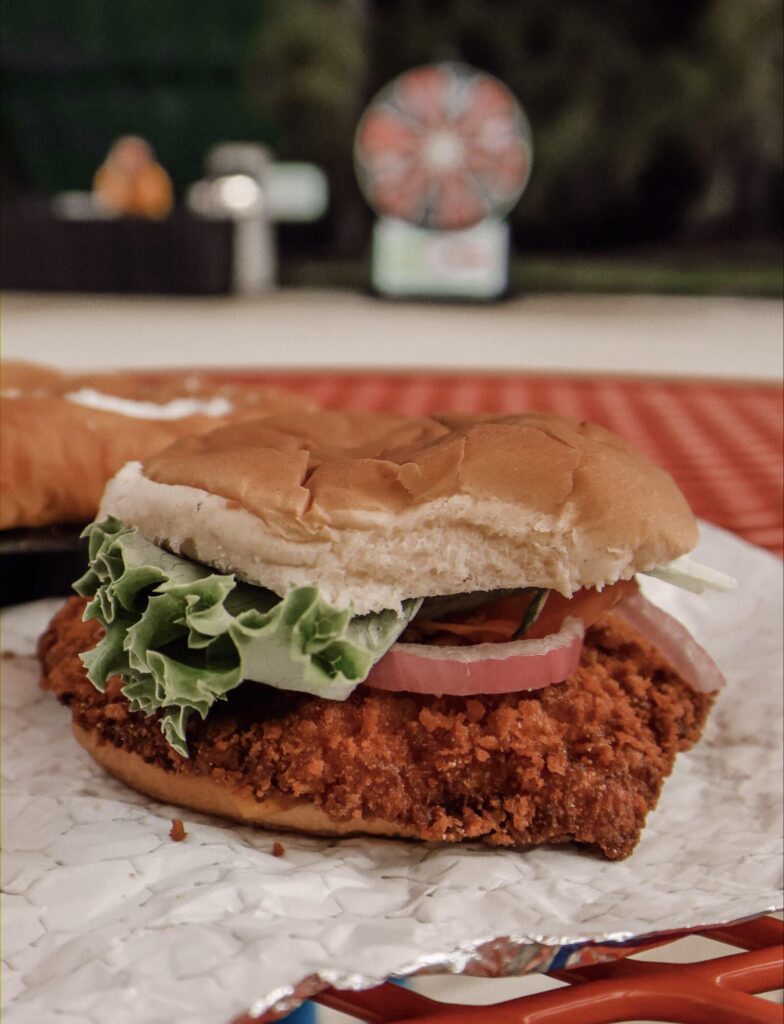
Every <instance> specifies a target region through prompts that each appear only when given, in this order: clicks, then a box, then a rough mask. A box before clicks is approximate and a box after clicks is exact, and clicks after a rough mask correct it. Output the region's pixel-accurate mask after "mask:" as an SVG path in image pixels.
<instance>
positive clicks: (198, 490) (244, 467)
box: [102, 412, 697, 613]
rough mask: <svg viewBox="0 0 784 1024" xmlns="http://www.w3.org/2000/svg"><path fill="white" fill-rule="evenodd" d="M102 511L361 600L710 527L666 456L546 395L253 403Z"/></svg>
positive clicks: (603, 561) (176, 447)
mask: <svg viewBox="0 0 784 1024" xmlns="http://www.w3.org/2000/svg"><path fill="white" fill-rule="evenodd" d="M102 513H111V514H114V515H117V516H118V517H119V518H121V519H122V520H123V521H125V522H126V523H128V524H129V525H135V526H138V527H139V529H140V530H141V532H142V533H143V534H144V535H145V536H147V537H149V538H150V539H153V540H156V541H158V542H161V543H165V544H166V545H167V546H169V547H170V548H171V549H172V550H174V551H177V552H180V553H182V554H184V555H186V556H189V557H195V558H198V559H199V560H201V561H203V562H206V563H207V564H210V565H214V566H215V567H216V568H218V569H220V570H222V571H236V572H237V573H238V574H239V575H240V576H241V577H242V578H244V579H247V580H250V581H251V582H255V583H259V584H261V585H263V586H267V587H270V588H271V589H273V590H275V591H277V592H278V593H283V592H285V591H286V590H287V589H288V587H290V586H291V585H296V584H303V583H316V584H318V585H319V586H320V587H321V589H322V591H323V592H324V593H325V595H326V596H328V597H330V598H331V599H332V600H338V601H341V602H342V603H344V604H345V603H348V602H349V601H350V602H352V603H353V607H354V609H355V611H356V612H358V613H362V612H366V611H375V610H379V609H381V608H385V607H387V608H388V607H395V606H396V605H397V604H398V603H399V601H400V600H402V599H403V598H406V597H413V596H423V595H424V596H426V595H433V594H450V593H460V592H464V591H469V590H491V589H496V588H500V587H515V586H521V585H530V586H539V587H548V588H551V589H555V590H559V591H561V592H562V593H565V594H571V593H572V592H573V591H574V590H576V589H578V588H579V587H582V586H597V585H598V586H601V585H603V584H605V583H610V582H614V581H615V580H617V579H620V578H626V577H629V576H631V575H633V574H634V573H635V572H637V571H641V570H645V569H649V568H652V567H654V566H655V565H660V564H662V563H663V562H667V561H669V560H671V559H673V558H675V557H677V556H678V555H681V554H684V553H685V552H686V551H689V550H691V548H693V547H694V545H695V544H696V541H697V527H696V522H695V519H694V516H693V514H692V512H691V510H690V509H689V506H688V504H687V502H686V500H685V498H684V497H683V495H682V494H681V492H680V490H679V489H678V487H677V486H676V484H675V483H674V481H673V480H672V478H671V477H670V476H669V475H668V474H667V473H665V472H664V471H663V470H662V469H661V468H659V467H658V466H656V465H654V464H653V463H652V462H650V461H649V460H648V459H647V458H645V457H644V456H643V455H641V454H640V453H639V452H637V451H636V450H635V449H633V448H632V447H631V446H630V445H629V444H627V443H626V442H625V441H623V440H622V439H621V438H619V437H617V436H616V435H614V434H612V433H610V432H609V431H607V430H605V429H603V428H601V427H598V426H595V425H593V424H589V423H581V422H578V421H577V420H572V419H568V418H565V417H560V416H553V415H548V414H544V413H533V412H532V413H525V414H522V415H516V416H464V415H455V416H450V415H442V416H432V417H408V416H398V415H384V414H371V413H356V412H315V413H306V414H302V413H298V414H283V415H279V416H273V417H267V418H265V419H264V420H249V421H246V422H243V423H237V424H232V425H229V426H225V427H222V428H219V429H217V430H214V431H212V432H211V433H209V434H204V435H200V436H198V437H196V436H191V437H185V438H182V439H180V440H179V441H177V442H176V443H174V444H173V445H172V446H170V447H169V448H167V449H165V450H163V451H161V452H159V453H158V454H156V455H154V456H152V457H151V458H149V459H147V461H146V462H145V463H144V466H143V467H142V469H141V470H140V468H139V467H138V466H136V467H131V466H128V467H125V469H124V470H123V471H122V472H121V473H120V474H118V476H117V477H116V478H115V479H114V480H113V481H112V482H111V483H110V485H109V487H108V488H107V491H106V494H105V497H104V501H103V503H102Z"/></svg>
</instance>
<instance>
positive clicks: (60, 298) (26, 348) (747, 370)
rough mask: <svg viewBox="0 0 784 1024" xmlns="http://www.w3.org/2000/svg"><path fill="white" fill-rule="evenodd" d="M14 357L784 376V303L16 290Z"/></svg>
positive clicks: (60, 362)
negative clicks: (452, 300)
mask: <svg viewBox="0 0 784 1024" xmlns="http://www.w3.org/2000/svg"><path fill="white" fill-rule="evenodd" d="M2 328H3V331H2V342H3V347H2V352H3V356H4V357H5V358H7V359H12V358H14V359H29V360H34V361H37V362H45V363H52V364H54V365H57V366H60V367H62V368H69V369H83V368H88V367H90V368H94V369H97V368H103V367H107V368H110V367H124V366H138V367H141V366H149V367H164V366H183V365H185V366H256V367H269V368H284V367H293V368H300V369H308V368H311V369H312V368H319V367H325V368H327V367H328V368H339V367H357V368H365V369H370V368H373V369H378V368H387V367H388V368H402V367H421V368H430V369H444V370H449V369H488V370H493V369H496V370H499V369H505V368H508V369H515V370H526V369H531V370H537V371H542V370H555V371H567V372H568V371H577V372H602V371H604V372H612V373H620V374H648V373H650V374H655V375H660V376H678V377H680V376H686V377H721V378H734V379H748V380H780V379H781V377H782V332H783V331H784V319H783V317H782V303H781V302H779V301H777V300H771V299H740V298H731V297H722V298H702V297H678V296H606V295H533V296H529V297H523V298H516V299H513V300H510V301H507V302H501V303H498V304H495V305H488V306H484V305H457V304H436V303H433V304H428V303H400V302H390V301H385V300H381V299H377V298H373V297H370V296H367V295H360V294H355V293H352V292H336V291H331V292H330V291H309V290H292V289H289V290H281V291H276V292H271V293H270V294H268V295H266V296H263V297H260V298H256V299H238V298H234V297H225V298H224V297H221V298H168V297H140V298H135V297H119V296H90V295H87V296H85V295H47V294H34V293H21V292H17V293H6V294H5V295H4V296H3V298H2Z"/></svg>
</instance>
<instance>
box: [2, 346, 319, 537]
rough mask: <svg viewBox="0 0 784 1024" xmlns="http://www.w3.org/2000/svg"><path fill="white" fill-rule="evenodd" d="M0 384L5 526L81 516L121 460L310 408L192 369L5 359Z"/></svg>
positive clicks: (89, 513)
mask: <svg viewBox="0 0 784 1024" xmlns="http://www.w3.org/2000/svg"><path fill="white" fill-rule="evenodd" d="M2 385H3V400H2V422H1V423H0V529H4V530H5V529H11V528H13V527H20V526H43V525H46V524H49V523H63V522H88V521H89V520H90V519H92V518H93V517H94V516H95V514H96V512H97V510H98V504H99V502H100V500H101V494H102V493H103V489H104V487H105V485H106V481H107V480H108V479H109V478H110V477H111V476H112V475H113V474H114V473H116V472H117V470H118V469H119V468H120V467H121V466H122V465H124V464H125V463H126V462H128V461H129V460H131V459H144V458H146V457H147V456H148V455H152V454H153V453H154V452H157V451H159V450H160V449H161V448H165V447H167V446H168V445H170V444H171V443H172V442H173V441H174V440H176V439H177V438H178V437H182V436H183V435H186V434H198V433H204V432H205V431H210V430H213V429H214V428H215V426H216V425H218V424H222V423H228V422H232V421H235V420H242V419H247V418H248V417H253V418H257V417H258V416H260V415H266V414H267V413H278V412H281V411H283V410H292V409H297V410H301V411H304V410H307V409H311V408H312V407H313V406H312V403H311V402H310V401H309V400H308V399H306V398H304V397H302V396H299V395H295V394H291V393H289V392H285V391H280V390H279V389H277V388H269V387H253V386H251V387H247V388H245V387H242V386H239V385H223V386H217V387H216V386H211V385H210V382H209V380H207V379H205V378H204V377H203V376H201V375H200V374H196V373H192V374H182V373H180V374H171V373H159V374H156V373H152V372H150V373H130V374H123V373H112V374H90V375H79V376H77V375H71V374H62V373H59V372H58V371H56V370H51V369H48V368H46V367H40V366H36V365H35V364H29V363H13V362H10V363H5V364H3V372H2ZM167 403H176V404H175V406H174V407H172V406H171V405H167ZM158 408H160V414H159V415H157V414H156V410H157V409H158Z"/></svg>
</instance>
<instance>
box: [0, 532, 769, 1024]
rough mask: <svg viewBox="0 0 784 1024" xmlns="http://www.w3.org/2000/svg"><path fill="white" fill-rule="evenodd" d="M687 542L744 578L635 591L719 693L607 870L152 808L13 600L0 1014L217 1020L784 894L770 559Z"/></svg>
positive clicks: (83, 1022)
mask: <svg viewBox="0 0 784 1024" xmlns="http://www.w3.org/2000/svg"><path fill="white" fill-rule="evenodd" d="M697 557H698V558H699V559H700V560H701V561H703V562H706V563H707V564H709V565H712V566H714V567H715V568H717V569H721V570H723V571H725V572H729V573H731V574H732V575H734V576H735V577H736V578H737V579H738V580H739V582H740V589H739V590H738V591H737V592H736V593H733V594H727V595H721V594H706V595H703V596H701V597H700V596H696V595H692V594H688V593H685V592H683V591H680V590H676V589H674V588H672V587H669V586H667V585H666V584H664V583H660V582H658V581H655V580H653V581H651V582H650V584H646V590H647V591H648V593H649V596H651V597H653V599H654V600H656V601H657V602H658V603H659V604H661V605H662V606H663V607H665V608H666V609H667V610H668V611H670V612H671V613H673V614H675V615H677V616H678V617H679V618H680V619H681V620H682V621H683V622H685V623H686V625H687V626H689V627H690V628H691V630H692V631H693V632H694V634H695V635H696V636H697V638H698V639H699V640H700V641H701V642H702V643H703V644H704V645H705V646H706V647H707V648H708V649H709V650H710V651H711V653H713V655H714V657H715V658H716V659H717V660H718V661H719V663H720V665H721V666H722V668H723V669H724V671H725V673H726V675H727V678H728V686H727V688H726V689H725V690H724V691H723V692H722V693H721V695H720V696H719V698H718V701H717V703H716V706H715V708H714V710H713V712H712V715H711V718H710V720H709V723H708V726H707V730H706V733H705V736H704V738H703V739H702V741H701V742H700V743H699V744H698V745H697V746H696V747H695V748H694V750H692V751H690V752H689V753H687V754H683V755H681V756H680V758H679V759H678V761H677V763H676V766H675V770H674V772H673V775H672V777H671V778H670V779H669V780H668V781H667V782H666V784H665V787H664V792H663V795H662V798H661V800H660V803H659V807H658V808H657V809H656V811H655V812H654V813H653V814H651V815H650V817H649V820H648V826H647V828H646V830H645V832H644V833H643V838H642V841H641V843H640V845H639V846H638V848H637V849H636V851H635V852H634V854H633V855H632V856H631V857H630V858H629V859H627V860H625V861H620V862H615V863H612V862H609V861H606V860H603V859H601V858H599V857H597V856H594V855H592V854H587V853H583V852H580V851H578V850H577V849H575V848H569V847H559V848H539V849H536V850H533V851H530V852H526V853H520V852H515V851H508V850H494V849H490V848H482V847H481V846H478V845H465V846H427V845H422V844H417V843H410V842H397V841H392V840H382V839H348V840H342V841H332V840H322V839H313V838H304V837H297V836H293V835H288V834H285V835H284V834H281V835H274V834H272V833H269V832H262V831H255V830H251V829H246V828H240V827H235V826H231V825H228V824H225V823H222V822H219V821H217V820H215V819H211V818H207V817H203V816H200V815H196V814H193V813H190V812H187V811H183V810H180V809H177V808H174V807H169V806H164V805H161V804H157V803H155V802H152V801H149V800H147V799H146V798H145V797H143V796H141V795H140V794H138V793H136V792H134V791H131V790H129V789H127V788H126V787H125V786H124V785H123V784H121V783H119V782H117V781H115V780H114V779H112V778H110V777H109V776H107V775H106V774H105V773H104V772H103V771H102V770H101V769H100V768H99V767H98V766H97V765H95V764H94V762H93V761H92V760H91V759H90V758H89V756H88V755H87V754H86V753H85V752H84V751H83V750H82V749H81V748H80V747H79V746H78V745H77V744H76V742H75V741H74V740H73V738H72V737H71V734H70V728H69V713H68V711H67V710H66V709H65V708H63V707H61V706H60V705H59V704H58V703H57V702H56V701H55V700H54V699H53V698H52V696H51V695H49V694H46V693H43V692H42V691H41V690H40V689H39V687H38V686H37V679H38V669H37V665H36V664H35V661H34V660H33V658H32V656H31V655H32V652H33V650H34V645H35V640H36V637H37V635H38V634H39V632H40V631H41V629H42V628H43V627H44V625H45V623H46V622H47V620H48V618H49V616H50V614H51V613H52V611H53V610H54V607H56V603H53V602H38V603H36V604H33V605H27V606H18V607H16V608H13V609H11V610H9V611H7V612H6V613H5V616H4V633H3V640H4V644H5V649H6V651H7V652H12V653H13V656H10V657H9V656H8V655H6V656H5V657H4V659H3V686H2V697H3V715H2V726H3V734H4V739H3V768H4V782H3V811H4V816H5V822H4V830H3V837H4V843H5V852H4V856H3V863H2V867H3V872H4V875H5V897H4V903H3V915H2V924H3V931H4V934H3V957H4V972H5V976H4V983H3V997H4V1000H5V1002H6V1007H5V1011H4V1017H3V1020H4V1022H5V1024H40V1022H41V1021H43V1020H51V1019H53V1014H54V1012H55V1011H57V1014H58V1016H57V1020H58V1021H62V1024H99V1022H100V1024H104V1022H105V1021H107V1020H111V1021H112V1022H113V1024H164V1022H166V1024H169V1022H171V1021H172V1020H187V1021H189V1024H227V1022H228V1021H229V1020H230V1019H231V1018H232V1017H233V1016H234V1015H237V1014H239V1013H241V1012H247V1011H248V1010H250V1012H251V1013H252V1014H254V1015H259V1016H260V1015H262V1014H265V1013H267V1012H268V1011H273V1012H275V1011H277V1012H283V1011H284V1010H286V1009H290V1008H291V1007H293V1006H294V1005H296V1004H297V1003H298V1002H299V1001H300V1000H301V999H304V998H307V996H309V995H311V994H313V993H315V992H316V991H318V990H319V989H320V988H323V987H325V986H326V985H335V986H338V987H343V988H353V989H358V988H366V987H370V986H373V985H376V984H379V983H380V982H382V981H384V980H385V979H386V978H388V977H389V976H391V975H412V974H423V973H435V972H444V973H448V972H451V973H454V974H461V973H464V974H474V975H480V976H485V977H488V976H501V975H511V974H522V973H525V972H526V971H531V970H544V969H547V968H548V967H551V966H559V967H560V966H564V965H566V964H568V963H571V962H586V960H590V959H593V958H600V957H603V956H607V955H612V950H611V949H610V946H612V944H616V943H624V942H629V941H633V940H635V939H639V938H641V937H643V936H649V935H651V934H652V933H656V932H660V931H672V930H674V929H688V928H696V927H699V926H704V925H708V924H717V923H725V922H730V921H735V920H739V919H741V918H746V917H752V916H755V915H757V914H760V913H763V912H765V911H769V910H773V909H776V908H778V907H780V906H781V903H782V899H781V885H782V879H781V865H782V821H781V817H782V792H781V790H782V735H781V726H782V706H781V705H782V679H781V673H782V638H781V622H782V607H781V602H782V564H781V562H780V561H779V560H778V559H776V558H774V557H773V556H772V555H769V554H767V553H766V552H763V551H760V550H759V549H756V548H753V547H751V546H749V545H748V544H746V543H744V542H742V541H740V540H738V539H737V538H735V537H733V536H731V535H729V534H726V533H724V532H722V531H720V530H718V529H716V528H713V527H709V526H704V528H703V541H702V543H701V545H700V548H699V549H698V552H697ZM174 818H182V819H183V820H184V823H185V829H186V831H187V833H188V834H187V838H186V839H185V840H184V841H183V842H173V841H172V839H171V838H170V835H169V833H170V829H171V824H172V819H174ZM275 841H279V842H280V843H282V844H283V848H284V851H283V855H282V856H275V855H274V853H273V843H274V842H275ZM275 852H277V853H278V854H280V852H281V851H280V850H279V849H277V850H276V851H275ZM608 944H609V946H608ZM616 952H617V949H616Z"/></svg>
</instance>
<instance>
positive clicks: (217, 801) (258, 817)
mask: <svg viewBox="0 0 784 1024" xmlns="http://www.w3.org/2000/svg"><path fill="white" fill-rule="evenodd" d="M73 733H74V736H75V737H76V739H77V740H78V741H79V743H81V745H82V746H83V747H84V749H85V750H87V751H88V752H89V753H90V755H91V756H92V757H93V758H94V759H95V760H96V761H97V762H98V764H100V765H101V766H102V767H103V768H105V769H106V770H107V771H108V772H111V774H112V775H114V776H116V778H118V779H121V780H122V781H123V782H125V783H127V784H128V785H129V786H132V787H133V789H138V790H139V791H140V792H141V793H146V794H147V796H151V797H153V798H154V799H155V800H161V801H163V802H164V803H168V804H175V805H176V806H178V807H190V808H191V809H192V810H194V811H202V812H203V813H204V814H215V815H217V816H218V817H221V818H228V819H229V820H231V821H239V822H241V823H242V824H243V825H259V826H261V827H263V828H272V829H287V830H291V831H295V832H311V833H313V834H314V835H321V836H346V835H360V834H362V835H374V836H399V837H402V838H409V837H412V836H415V835H416V830H415V829H414V828H405V827H404V826H401V825H395V824H394V823H393V822H390V821H386V820H385V819H384V818H363V819H362V820H361V823H355V822H353V821H333V820H332V818H330V816H329V815H328V814H327V812H326V811H324V810H322V809H321V808H320V807H316V806H314V805H313V804H310V803H307V802H306V801H305V800H297V799H293V798H289V799H287V800H282V799H280V800H275V799H269V798H267V799H264V800H257V799H256V798H255V797H254V795H253V793H252V792H250V791H249V790H247V789H246V790H241V789H232V788H231V787H230V786H228V785H226V784H225V783H220V782H216V781H215V780H214V779H212V778H207V777H205V776H200V775H195V774H191V773H188V772H187V771H186V772H170V771H166V770H165V769H163V768H161V767H160V766H158V765H154V764H148V763H147V762H146V761H145V760H144V759H143V758H141V757H140V756H139V755H138V754H134V753H131V752H130V751H127V750H123V749H122V748H120V747H115V746H112V745H111V744H110V743H106V742H101V740H100V738H99V737H98V736H97V735H96V734H95V733H92V732H88V731H87V730H86V729H82V728H81V727H80V726H78V725H76V724H75V723H74V725H73Z"/></svg>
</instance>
